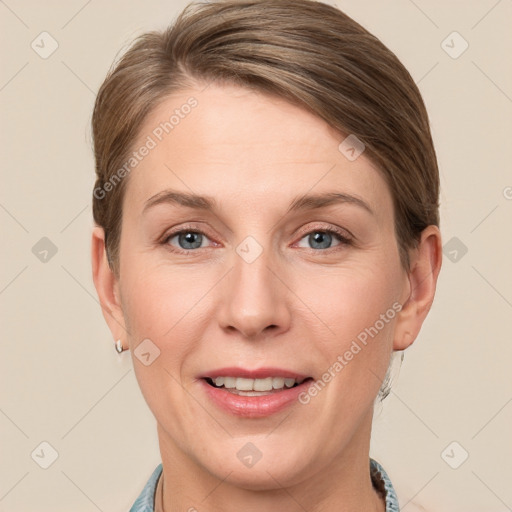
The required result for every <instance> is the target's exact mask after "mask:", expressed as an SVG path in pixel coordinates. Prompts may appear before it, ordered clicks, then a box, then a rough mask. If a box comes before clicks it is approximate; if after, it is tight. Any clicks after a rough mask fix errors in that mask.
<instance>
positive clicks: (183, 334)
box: [92, 85, 441, 512]
mask: <svg viewBox="0 0 512 512" xmlns="http://www.w3.org/2000/svg"><path fill="white" fill-rule="evenodd" d="M191 96H194V97H195V98H196V99H197V101H198V106H197V107H196V108H195V109H194V110H193V111H192V112H191V113H190V114H189V115H188V116H186V117H185V118H184V119H182V120H180V123H179V124H178V125H177V126H175V128H174V129H173V131H172V132H171V133H169V134H167V135H165V137H163V138H162V141H160V142H159V143H158V144H157V146H156V147H155V148H154V149H152V150H151V151H150V152H149V154H148V155H147V156H146V157H145V158H144V159H143V160H142V161H141V162H140V163H139V164H138V165H137V167H136V168H135V169H133V171H132V172H131V173H130V175H129V177H127V178H125V179H128V180H129V181H128V182H127V189H126V194H125V198H124V205H123V219H122V232H121V240H120V272H119V277H118V278H116V276H115V275H114V274H113V273H112V272H111V271H110V269H109V267H108V264H107V260H106V256H105V251H104V243H103V240H104V237H103V230H102V229H101V228H98V227H97V228H95V229H94V232H93V237H92V260H93V278H94V282H95V285H96V289H97V291H98V295H99V298H100V302H101V304H102V308H103V312H104V315H105V318H106V321H107V323H108V325H109V327H110V329H111V331H112V334H113V337H114V339H119V338H120V339H122V341H123V344H124V346H125V347H128V346H129V348H130V350H131V353H132V356H133V350H135V349H136V347H137V346H138V344H139V343H140V342H141V341H142V340H144V339H147V338H149V339H150V340H151V341H152V343H154V344H155V345H156V346H157V347H158V349H159V350H160V355H159V357H158V358H156V359H155V360H154V362H153V363H152V364H150V365H149V366H145V365H144V364H142V363H141V361H139V359H138V358H137V357H135V356H133V365H134V369H135V373H136V377H137V380H138V383H139V385H140V388H141V391H142V393H143V395H144V397H145V399H146V401H147V403H148V405H149V407H150V409H151V411H152V412H153V414H154V415H155V418H156V420H157V425H158V436H159V443H160V450H161V455H162V463H163V492H164V497H163V507H164V510H165V511H166V512H172V511H178V510H180V511H183V510H188V509H189V508H190V507H195V508H196V509H197V510H198V511H201V512H203V511H210V512H213V511H225V512H231V511H240V510H244V511H249V512H250V511H267V510H268V511H270V510H283V511H289V512H292V511H299V510H304V509H305V510H308V511H312V512H314V511H320V510H322V511H335V510H336V511H338V510H341V509H343V510H344V511H346V512H350V511H356V510H357V511H361V510H367V511H374V510H375V511H377V510H380V511H382V510H384V503H383V502H382V500H381V499H380V498H379V496H378V495H377V494H376V492H375V491H374V490H373V488H372V485H371V480H370V476H369V467H368V457H369V443H370V433H371V422H372V414H373V403H374V400H375V397H376V395H377V393H378V390H379V387H380V385H381V383H382V379H383V378H384V375H385V373H386V370H387V368H388V364H389V360H390V356H391V354H392V351H393V350H403V349H405V348H407V347H408V346H409V345H410V344H411V343H412V342H413V341H414V339H415V338H416V336H417V334H418V332H419V330H420V328H421V325H422V322H423V321H424V319H425V317H426V315H427V313H428V311H429V308H430V306H431V303H432V300H433V297H434V293H435V286H436V281H437V276H438V273H439V270H440V265H441V239H440V234H439V230H438V229H437V228H436V227H434V226H429V227H428V228H427V229H426V230H425V231H424V232H423V234H422V237H421V240H420V244H419V246H418V248H417V249H415V250H413V251H411V269H410V271H409V272H406V271H405V269H404V268H403V267H402V266H401V264H400V258H399V252H398V246H397V240H396V237H395V233H394V212H393V205H392V198H391V194H390V192H389V189H388V188H387V185H386V183H385V181H384V179H383V177H382V176H381V174H380V172H379V171H378V170H377V169H376V168H375V167H374V166H373V165H372V163H371V162H370V161H369V160H368V159H367V158H366V157H365V155H364V153H363V154H362V155H361V156H360V157H359V158H357V159H356V160H355V161H353V162H351V161H349V160H348V159H347V158H346V157H345V156H344V155H343V154H342V153H341V152H340V151H339V150H338V146H339V144H340V143H341V141H342V140H343V139H344V138H345V136H343V135H340V134H339V133H337V132H335V131H334V130H333V129H331V128H330V127H329V126H328V125H327V124H326V123H325V122H324V121H323V120H321V119H319V118H317V117H315V116H313V115H312V114H310V113H308V112H306V111H304V110H302V109H300V108H298V107H296V106H293V105H291V104H289V103H287V102H285V101H284V100H282V99H278V98H274V97H270V96H267V95H262V94H260V93H257V92H254V91H251V90H249V89H244V88H240V87H237V86H227V85H224V86H217V85H210V86H209V87H207V88H206V89H205V88H204V85H202V86H200V85H197V87H194V88H191V89H190V90H186V91H182V92H180V93H179V94H174V95H173V96H171V97H169V98H168V99H166V101H165V102H163V103H161V104H160V105H159V106H158V107H157V108H156V109H155V110H154V111H153V112H152V113H151V114H150V115H149V116H148V118H147V119H146V121H145V123H144V125H143V126H142V127H141V132H140V137H139V141H138V142H143V141H144V140H145V139H146V137H147V136H148V135H150V134H151V133H152V130H153V129H154V128H155V127H156V126H158V125H159V123H160V122H162V121H163V120H165V119H168V118H169V116H170V115H171V114H172V112H173V110H174V109H176V108H180V106H181V105H183V104H184V103H185V102H186V101H187V100H188V98H190V97H191ZM136 147H138V145H136ZM165 189H174V190H178V191H181V192H188V193H191V192H193V193H196V194H200V195H208V196H211V197H213V198H215V200H216V201H217V202H218V209H216V210H215V211H214V212H208V211H202V210H197V209H191V208H187V207H184V206H179V205H172V204H159V205H157V206H153V207H151V208H149V209H147V210H146V212H144V213H143V208H144V205H145V203H146V202H147V201H148V200H149V199H150V198H152V197H153V196H155V195H156V194H159V193H161V192H162V191H163V190H165ZM333 191H334V192H340V193H344V194H350V195H352V196H355V197H357V198H359V199H361V200H363V201H364V202H365V203H366V204H367V205H368V206H369V208H370V209H371V210H372V213H370V212H368V211H367V210H366V209H365V208H363V207H361V206H359V205H357V204H354V203H343V204H334V205H330V206H327V207H323V208H318V209H310V210H304V211H300V212H291V213H287V210H288V207H289V205H290V203H291V202H292V200H293V199H294V198H296V197H297V196H300V195H303V194H311V193H322V192H333ZM171 228H172V229H182V228H183V229H188V230H189V231H192V232H197V231H200V232H202V233H204V235H203V237H202V239H201V235H197V236H196V238H195V239H193V240H192V242H193V241H194V240H195V241H197V242H198V244H199V242H201V246H200V248H195V249H194V248H192V249H188V254H185V252H187V251H186V249H187V248H188V247H191V244H190V243H189V244H188V245H187V244H186V241H187V240H188V239H185V240H183V237H182V239H181V244H180V238H179V237H178V236H174V235H173V236H172V237H170V238H168V236H169V234H170V232H171ZM331 228H339V229H340V230H342V233H344V234H345V236H350V237H351V238H352V242H350V243H348V244H347V243H344V242H342V241H340V240H339V239H337V236H336V235H334V234H333V235H332V239H330V238H329V235H328V234H325V233H324V231H323V230H326V229H331ZM317 231H320V232H321V233H324V241H323V242H322V241H320V242H315V239H314V238H313V235H314V234H315V233H316V232H317ZM349 233H350V235H349ZM309 235H311V236H309ZM189 236H190V235H189ZM248 236H250V237H253V238H254V239H255V240H256V241H257V242H258V244H260V246H261V248H262V253H261V254H260V255H259V257H258V258H257V259H255V260H254V261H253V262H252V263H247V262H246V261H245V260H244V259H243V258H242V257H241V256H240V255H239V254H238V253H237V251H236V249H237V247H238V246H239V244H240V243H241V242H242V241H244V240H245V239H246V237H248ZM166 238H167V241H166ZM189 242H190V240H189ZM322 244H323V245H322ZM173 249H174V250H175V251H176V252H173ZM180 249H181V251H182V253H179V252H178V251H180ZM251 250H252V249H251ZM396 303H398V304H400V306H401V307H402V309H401V311H400V312H399V313H398V314H397V315H396V316H394V318H393V319H392V320H389V321H388V322H387V323H385V325H384V327H383V328H382V329H380V330H379V332H378V334H377V335H376V336H374V337H373V338H371V339H370V341H369V342H368V344H367V345H366V346H364V347H363V348H362V350H361V351H360V352H359V353H357V355H355V356H354V357H353V359H352V360H351V361H350V362H348V364H347V365H346V366H345V367H344V368H343V370H342V371H339V372H338V373H336V376H335V377H334V378H332V380H331V381H330V382H329V383H328V384H327V385H326V386H325V388H324V389H322V390H321V391H320V392H319V393H318V395H317V396H315V397H314V398H312V399H311V401H310V402H309V403H308V404H307V405H303V404H300V403H298V402H297V403H294V404H292V405H291V406H289V407H287V408H286V409H284V410H283V411H281V412H278V413H276V414H273V415H271V416H269V417H264V418H257V419H254V418H243V417H240V416H235V415H232V414H229V413H227V412H224V411H222V410H221V409H219V408H218V407H217V406H216V405H215V404H213V403H212V402H211V401H210V400H209V399H208V398H207V396H206V395H205V393H204V390H203V387H202V385H201V383H200V381H199V380H198V376H199V375H201V374H204V373H205V372H207V371H208V370H213V369H215V368H221V367H226V366H239V367H243V368H247V369H257V368H262V367H268V366H273V367H280V368H285V369H289V370H292V371H296V372H299V373H301V374H305V375H309V376H312V377H313V378H314V379H315V380H316V379H321V378H322V374H324V372H326V371H327V369H328V368H329V367H332V365H333V363H334V362H335V361H336V360H337V357H338V356H339V355H342V354H344V353H345V352H346V351H347V350H348V349H349V348H350V346H351V343H352V341H353V340H354V339H356V337H357V335H358V334H360V333H361V332H362V331H364V329H365V328H368V327H370V326H373V325H374V324H375V323H376V321H377V320H378V319H379V318H380V315H381V314H385V313H386V311H387V310H388V309H389V308H391V307H392V305H393V304H396ZM248 442H251V443H253V444H254V445H255V446H256V447H257V448H258V449H259V450H260V452H261V453H262V458H261V460H260V461H258V463H257V464H255V465H254V466H253V467H252V468H248V467H246V466H245V465H243V464H242V463H241V462H240V460H239V459H238V457H237V452H238V451H239V450H240V449H241V448H242V447H243V446H244V445H245V444H246V443H248Z"/></svg>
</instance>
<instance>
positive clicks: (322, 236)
mask: <svg viewBox="0 0 512 512" xmlns="http://www.w3.org/2000/svg"><path fill="white" fill-rule="evenodd" d="M309 237H310V242H311V245H312V246H313V244H314V243H319V244H320V245H321V247H319V248H320V249H326V248H329V246H330V244H331V238H332V236H331V235H330V234H329V233H325V232H322V231H316V232H315V233H314V234H311V235H309ZM315 248H318V247H315Z"/></svg>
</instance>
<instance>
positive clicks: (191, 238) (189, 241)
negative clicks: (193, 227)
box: [179, 231, 202, 249]
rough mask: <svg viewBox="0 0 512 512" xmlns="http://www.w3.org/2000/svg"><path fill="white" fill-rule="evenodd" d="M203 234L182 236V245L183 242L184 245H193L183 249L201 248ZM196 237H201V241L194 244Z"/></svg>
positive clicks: (191, 233)
mask: <svg viewBox="0 0 512 512" xmlns="http://www.w3.org/2000/svg"><path fill="white" fill-rule="evenodd" d="M201 236H202V235H201V233H194V232H191V231H189V232H187V233H185V234H181V235H180V236H179V241H180V245H181V242H184V244H191V246H185V247H182V248H183V249H197V248H198V247H201V241H202V240H201ZM194 237H199V241H197V240H196V241H195V242H194Z"/></svg>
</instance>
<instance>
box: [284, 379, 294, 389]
mask: <svg viewBox="0 0 512 512" xmlns="http://www.w3.org/2000/svg"><path fill="white" fill-rule="evenodd" d="M294 384H295V379H284V385H285V386H286V387H287V388H291V387H292V386H293V385H294Z"/></svg>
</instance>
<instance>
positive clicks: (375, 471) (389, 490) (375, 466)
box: [370, 459, 400, 512]
mask: <svg viewBox="0 0 512 512" xmlns="http://www.w3.org/2000/svg"><path fill="white" fill-rule="evenodd" d="M370 474H371V477H372V482H373V486H374V487H375V488H376V489H377V490H378V491H379V492H380V493H382V494H383V495H384V496H385V499H386V512H400V507H399V505H398V497H397V495H396V492H395V489H394V487H393V484H392V483H391V479H390V478H389V476H388V474H387V473H386V471H385V470H384V468H383V467H382V466H381V465H380V464H379V463H378V462H377V461H376V460H373V459H370Z"/></svg>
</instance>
